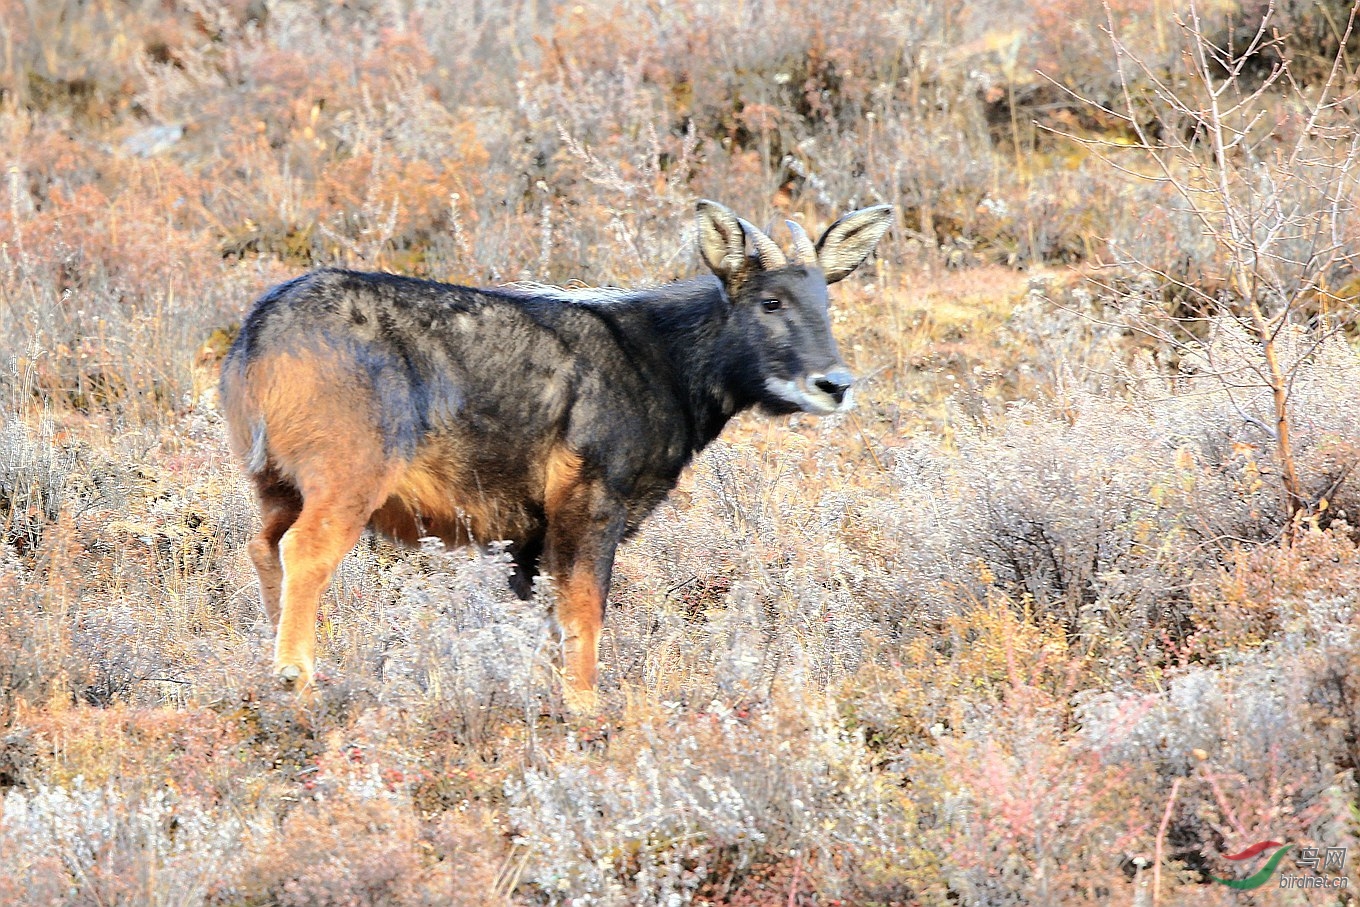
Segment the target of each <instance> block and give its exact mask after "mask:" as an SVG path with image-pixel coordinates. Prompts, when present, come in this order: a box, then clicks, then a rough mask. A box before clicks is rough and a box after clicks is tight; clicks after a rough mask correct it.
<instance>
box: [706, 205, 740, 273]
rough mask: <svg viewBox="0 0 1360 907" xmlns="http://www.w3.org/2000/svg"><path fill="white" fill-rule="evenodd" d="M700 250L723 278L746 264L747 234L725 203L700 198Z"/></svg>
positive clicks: (707, 262) (709, 264)
mask: <svg viewBox="0 0 1360 907" xmlns="http://www.w3.org/2000/svg"><path fill="white" fill-rule="evenodd" d="M696 209H697V214H698V219H699V254H700V255H702V256H703V257H704V263H705V264H707V265H708V266H709V267H710V268H712V269H713V273H714V274H717V275H718V277H719V278H721V279H722V280H723V282H727V281H730V280H731V279H732V278H733V277H734V276H735V275H736V274H737V273H738V272H739V271H740V270H741V269H742V268H744V267H746V234H745V233H744V232H743V231H742V229H741V221H740V220H739V219H738V218H737V216H736V215H735V214H733V213H732V212H731V211H729V210H728V209H727V208H726V207H725V206H723V205H720V204H718V203H717V202H711V201H709V200H708V199H706V198H701V199H699V203H698V205H697V206H696Z"/></svg>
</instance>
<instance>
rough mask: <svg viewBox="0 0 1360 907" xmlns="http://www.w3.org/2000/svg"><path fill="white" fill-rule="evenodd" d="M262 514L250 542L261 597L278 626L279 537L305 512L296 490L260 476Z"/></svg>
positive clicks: (258, 490) (273, 625) (271, 620)
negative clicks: (257, 528) (260, 523)
mask: <svg viewBox="0 0 1360 907" xmlns="http://www.w3.org/2000/svg"><path fill="white" fill-rule="evenodd" d="M255 496H256V498H257V499H258V500H259V502H260V516H261V518H262V519H263V521H264V525H263V526H262V527H261V528H260V532H259V534H258V535H256V536H255V538H254V540H253V541H251V543H250V545H249V546H247V551H248V552H249V553H250V560H251V562H252V563H254V565H255V573H256V575H258V576H259V579H260V600H261V601H262V602H263V603H264V613H265V616H267V617H268V618H269V626H270V627H271V628H272V629H274V630H276V631H277V630H278V628H279V600H280V597H281V596H282V594H283V564H282V562H280V560H279V539H281V538H283V534H284V533H285V532H287V531H288V528H289V527H290V526H292V525H293V523H294V522H295V521H296V520H297V518H298V514H300V513H301V512H302V498H301V497H300V496H299V495H298V493H297V491H296V490H294V489H293V488H290V487H288V486H286V485H281V484H278V483H277V482H272V481H266V480H263V479H262V480H260V481H259V483H258V484H257V487H256V495H255Z"/></svg>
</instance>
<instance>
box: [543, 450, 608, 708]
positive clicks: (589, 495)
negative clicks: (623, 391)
mask: <svg viewBox="0 0 1360 907" xmlns="http://www.w3.org/2000/svg"><path fill="white" fill-rule="evenodd" d="M545 503H546V508H545V509H546V511H547V517H548V538H547V546H546V550H545V552H544V559H543V560H544V566H545V567H546V568H547V572H548V573H549V574H551V576H552V577H553V580H554V582H555V585H556V590H557V606H556V612H555V614H554V617H555V619H556V621H557V627H558V630H559V632H560V633H561V636H562V674H563V681H564V693H565V697H566V702H567V707H568V708H570V709H571V710H572V711H576V712H593V711H595V710H596V709H597V708H598V697H597V695H596V692H595V684H596V680H597V667H596V665H597V663H598V659H599V649H600V628H601V626H602V625H603V622H604V610H605V601H606V599H607V597H608V595H609V580H610V574H611V573H612V571H613V567H614V550H615V549H616V548H617V547H618V544H619V541H620V540H621V539H622V538H623V530H624V525H625V520H626V516H625V510H624V508H623V506H622V505H620V504H619V503H618V502H615V501H613V500H611V499H610V497H609V496H608V495H607V493H606V492H605V490H604V487H603V485H602V484H601V483H599V482H598V481H592V480H590V479H587V478H586V477H585V476H583V475H582V473H581V461H580V460H579V458H576V457H574V456H572V455H570V454H562V455H559V456H556V457H554V458H553V459H552V460H551V461H550V466H549V469H548V493H547V495H546V501H545Z"/></svg>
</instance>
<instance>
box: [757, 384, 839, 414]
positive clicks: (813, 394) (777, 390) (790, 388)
mask: <svg viewBox="0 0 1360 907" xmlns="http://www.w3.org/2000/svg"><path fill="white" fill-rule="evenodd" d="M765 389H766V390H767V391H769V392H770V393H771V394H773V395H774V396H776V397H778V398H779V399H780V400H783V401H785V402H787V403H792V404H793V405H794V406H796V407H798V408H799V409H801V410H802V411H803V412H805V413H812V414H813V415H814V416H829V415H831V414H832V413H834V412H836V411H837V410H841V409H848V408H849V406H850V395H849V394H848V393H847V394H846V395H845V397H844V398H842V400H841V402H840V403H837V402H836V398H835V397H833V396H831V395H830V394H828V393H825V392H824V391H820V390H817V389H815V388H813V389H808V388H806V387H804V386H803V385H802V384H801V383H800V382H798V381H794V380H779V379H777V378H766V379H765Z"/></svg>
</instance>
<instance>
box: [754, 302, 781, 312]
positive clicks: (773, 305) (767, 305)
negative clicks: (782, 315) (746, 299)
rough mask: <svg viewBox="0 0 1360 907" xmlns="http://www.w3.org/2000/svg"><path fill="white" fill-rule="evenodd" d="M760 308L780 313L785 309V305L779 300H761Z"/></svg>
mask: <svg viewBox="0 0 1360 907" xmlns="http://www.w3.org/2000/svg"><path fill="white" fill-rule="evenodd" d="M760 307H761V308H762V309H764V310H765V311H767V312H778V311H779V310H780V309H782V308H783V307H784V303H783V301H782V300H779V299H762V300H760Z"/></svg>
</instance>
